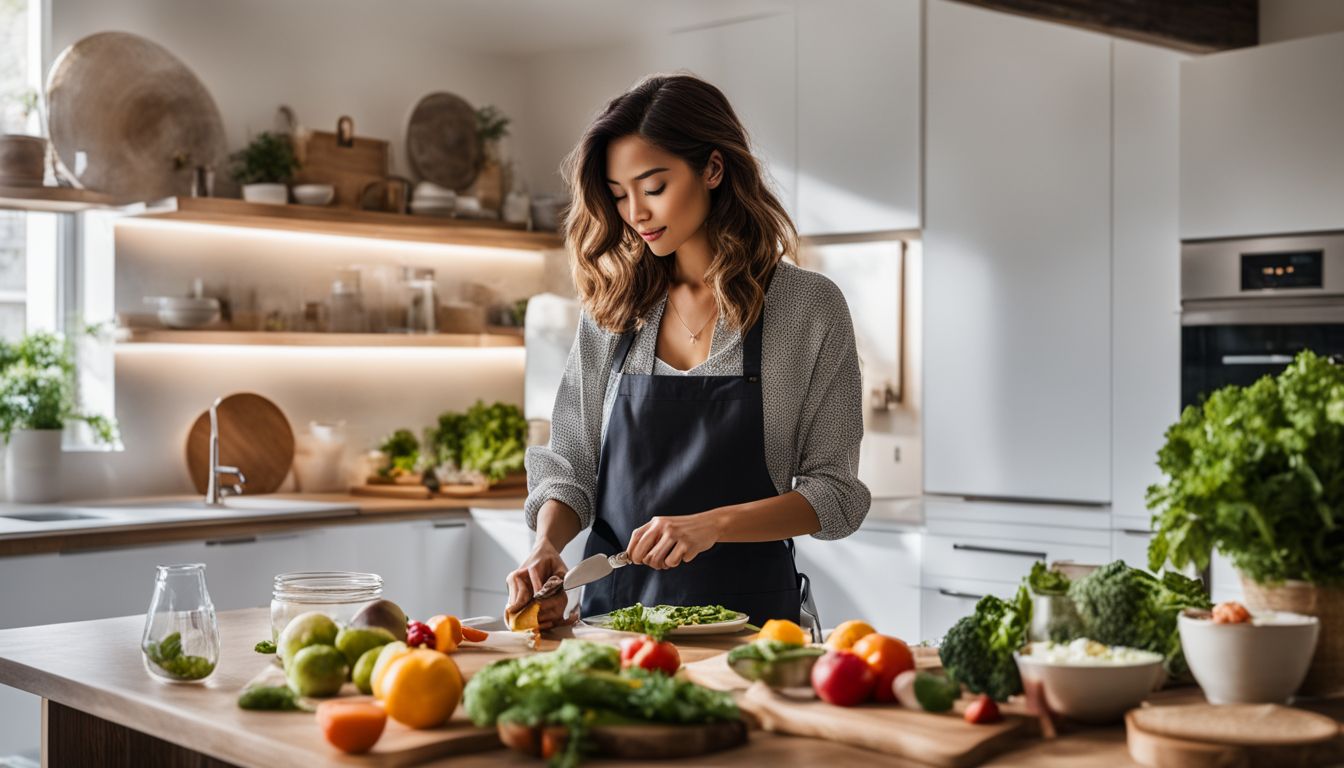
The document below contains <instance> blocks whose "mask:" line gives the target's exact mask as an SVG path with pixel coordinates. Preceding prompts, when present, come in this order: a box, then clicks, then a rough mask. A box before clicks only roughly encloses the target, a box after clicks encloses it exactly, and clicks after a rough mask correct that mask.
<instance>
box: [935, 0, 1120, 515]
mask: <svg viewBox="0 0 1344 768" xmlns="http://www.w3.org/2000/svg"><path fill="white" fill-rule="evenodd" d="M928 14H929V17H928V19H927V22H928V30H927V59H926V60H927V67H928V72H927V101H926V104H927V106H926V109H927V113H926V118H927V124H928V133H927V137H926V142H925V145H926V157H925V162H926V173H925V185H926V187H925V211H924V307H925V315H924V328H925V331H924V334H925V335H924V346H923V349H924V363H925V371H924V404H925V422H924V434H925V456H924V462H925V463H924V470H925V471H924V478H925V491H926V492H929V493H947V494H956V495H967V496H988V497H1012V498H1035V499H1057V500H1071V501H1082V502H1105V501H1108V500H1109V498H1110V472H1111V466H1110V449H1111V437H1110V435H1111V399H1110V395H1111V372H1110V366H1111V359H1110V323H1111V298H1110V289H1111V284H1110V258H1111V229H1110V228H1111V169H1110V165H1111V41H1110V39H1109V38H1107V37H1105V36H1102V35H1099V34H1094V33H1091V32H1085V31H1081V30H1078V29H1074V28H1072V27H1065V26H1061V25H1057V24H1049V23H1043V22H1039V21H1034V20H1031V19H1026V18H1022V17H1018V16H1010V15H1007V14H1002V13H997V12H993V11H986V10H982V9H979V8H974V7H970V6H967V5H963V4H960V3H953V2H944V1H943V0H932V1H931V2H929V4H928Z"/></svg>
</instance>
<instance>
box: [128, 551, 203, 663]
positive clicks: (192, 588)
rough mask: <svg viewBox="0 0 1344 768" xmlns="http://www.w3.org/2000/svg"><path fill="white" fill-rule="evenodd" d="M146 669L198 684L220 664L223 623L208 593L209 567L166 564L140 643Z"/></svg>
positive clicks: (156, 580)
mask: <svg viewBox="0 0 1344 768" xmlns="http://www.w3.org/2000/svg"><path fill="white" fill-rule="evenodd" d="M140 650H141V655H142V657H143V660H144V662H145V669H146V670H147V671H148V672H149V673H150V675H152V676H153V677H155V678H157V679H159V680H164V681H168V682H174V683H196V682H200V681H202V680H204V679H205V678H207V677H209V676H210V673H212V672H214V671H215V665H216V664H218V663H219V623H218V622H217V621H216V619H215V606H214V604H213V603H211V602H210V593H209V592H208V591H207V590H206V588H205V564H204V563H189V564H184V565H160V566H159V567H158V573H157V575H156V576H155V578H154V596H153V597H151V598H150V601H149V613H148V614H147V615H146V616H145V632H144V635H143V636H142V637H141V638H140Z"/></svg>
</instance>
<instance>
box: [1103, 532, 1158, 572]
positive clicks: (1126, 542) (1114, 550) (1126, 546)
mask: <svg viewBox="0 0 1344 768" xmlns="http://www.w3.org/2000/svg"><path fill="white" fill-rule="evenodd" d="M1152 540H1153V534H1152V532H1151V531H1149V530H1148V529H1147V528H1118V529H1116V530H1114V531H1112V532H1111V559H1112V560H1124V561H1125V564H1126V565H1128V566H1130V567H1131V568H1142V569H1144V570H1145V571H1146V570H1148V544H1149V543H1150V542H1151V541H1152Z"/></svg>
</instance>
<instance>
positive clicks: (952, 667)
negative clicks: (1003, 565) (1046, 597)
mask: <svg viewBox="0 0 1344 768" xmlns="http://www.w3.org/2000/svg"><path fill="white" fill-rule="evenodd" d="M1030 622H1031V597H1030V596H1029V595H1028V594H1027V589H1026V587H1019V588H1018V590H1017V595H1016V596H1015V597H1014V598H1013V600H1012V601H1011V602H1009V601H1006V600H1002V599H1000V598H998V597H995V596H994V595H986V596H985V597H982V598H980V601H979V602H977V603H976V604H975V612H974V613H972V614H971V615H970V616H966V617H963V618H962V619H961V620H960V621H958V622H957V623H956V624H954V625H953V626H952V629H950V630H948V632H947V636H946V637H944V638H943V644H942V646H941V648H940V649H939V656H940V657H941V658H942V662H943V668H944V669H946V670H947V674H948V675H949V676H950V677H952V678H953V679H955V680H958V681H960V682H962V683H964V684H965V685H966V687H967V688H969V689H971V691H973V692H975V693H987V694H989V695H990V696H992V697H993V698H994V699H996V700H998V701H1005V700H1006V699H1007V698H1008V697H1009V696H1012V695H1014V694H1017V693H1021V692H1022V679H1021V678H1020V677H1019V676H1018V673H1017V662H1016V661H1014V660H1013V652H1014V651H1016V650H1017V649H1019V648H1021V647H1022V646H1023V645H1024V644H1025V643H1026V642H1027V625H1028V624H1030Z"/></svg>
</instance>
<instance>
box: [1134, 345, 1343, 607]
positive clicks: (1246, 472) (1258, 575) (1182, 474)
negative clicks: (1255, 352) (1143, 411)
mask: <svg viewBox="0 0 1344 768" xmlns="http://www.w3.org/2000/svg"><path fill="white" fill-rule="evenodd" d="M1166 437H1167V442H1166V444H1165V445H1164V446H1163V447H1162V448H1161V450H1160V451H1159V452H1158V462H1157V463H1158V467H1160V468H1161V470H1162V472H1163V473H1164V474H1165V475H1166V481H1165V483H1164V484H1159V485H1154V486H1152V487H1150V488H1149V489H1148V507H1149V508H1150V509H1152V510H1154V511H1155V513H1156V514H1155V515H1154V517H1153V525H1154V531H1155V535H1154V537H1153V541H1152V543H1151V544H1150V545H1149V549H1148V559H1149V565H1150V567H1152V568H1153V570H1157V569H1158V568H1160V567H1161V566H1162V564H1163V563H1165V562H1166V561H1168V560H1170V561H1171V562H1172V563H1173V564H1174V565H1175V566H1176V567H1177V568H1183V567H1185V566H1186V565H1187V564H1188V563H1194V564H1195V565H1196V567H1198V568H1200V569H1201V570H1202V569H1204V568H1207V567H1208V565H1209V556H1210V552H1211V551H1212V550H1213V549H1214V548H1217V549H1218V551H1219V552H1222V553H1223V554H1225V555H1227V556H1228V557H1229V558H1230V559H1231V560H1232V563H1233V565H1235V566H1236V568H1237V569H1238V570H1239V571H1241V572H1242V573H1244V574H1246V575H1247V576H1249V577H1250V578H1252V579H1254V580H1256V581H1259V582H1266V583H1274V582H1279V581H1283V580H1286V579H1302V580H1305V581H1309V582H1313V583H1316V584H1321V585H1327V586H1329V585H1340V584H1344V526H1342V525H1341V522H1344V521H1342V520H1341V514H1344V367H1342V366H1340V365H1336V364H1335V363H1332V362H1331V361H1330V360H1328V359H1326V358H1322V357H1319V356H1317V355H1315V354H1313V353H1312V352H1310V351H1303V352H1301V353H1299V354H1298V356H1297V358H1296V359H1295V360H1294V361H1293V362H1292V364H1291V365H1289V366H1288V367H1287V369H1286V370H1284V371H1283V373H1281V374H1279V375H1278V376H1277V377H1272V376H1266V377H1264V378H1262V379H1260V380H1259V381H1257V382H1255V383H1254V384H1252V385H1251V386H1249V387H1237V386H1228V387H1224V388H1222V389H1220V390H1218V391H1216V392H1214V393H1213V394H1211V395H1210V396H1209V397H1208V399H1207V400H1205V401H1204V402H1203V403H1202V404H1201V405H1199V406H1190V407H1187V408H1186V409H1185V410H1184V412H1182V413H1181V418H1180V421H1178V422H1177V423H1175V424H1173V425H1172V426H1171V427H1170V428H1169V429H1168V430H1167V435H1166Z"/></svg>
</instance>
